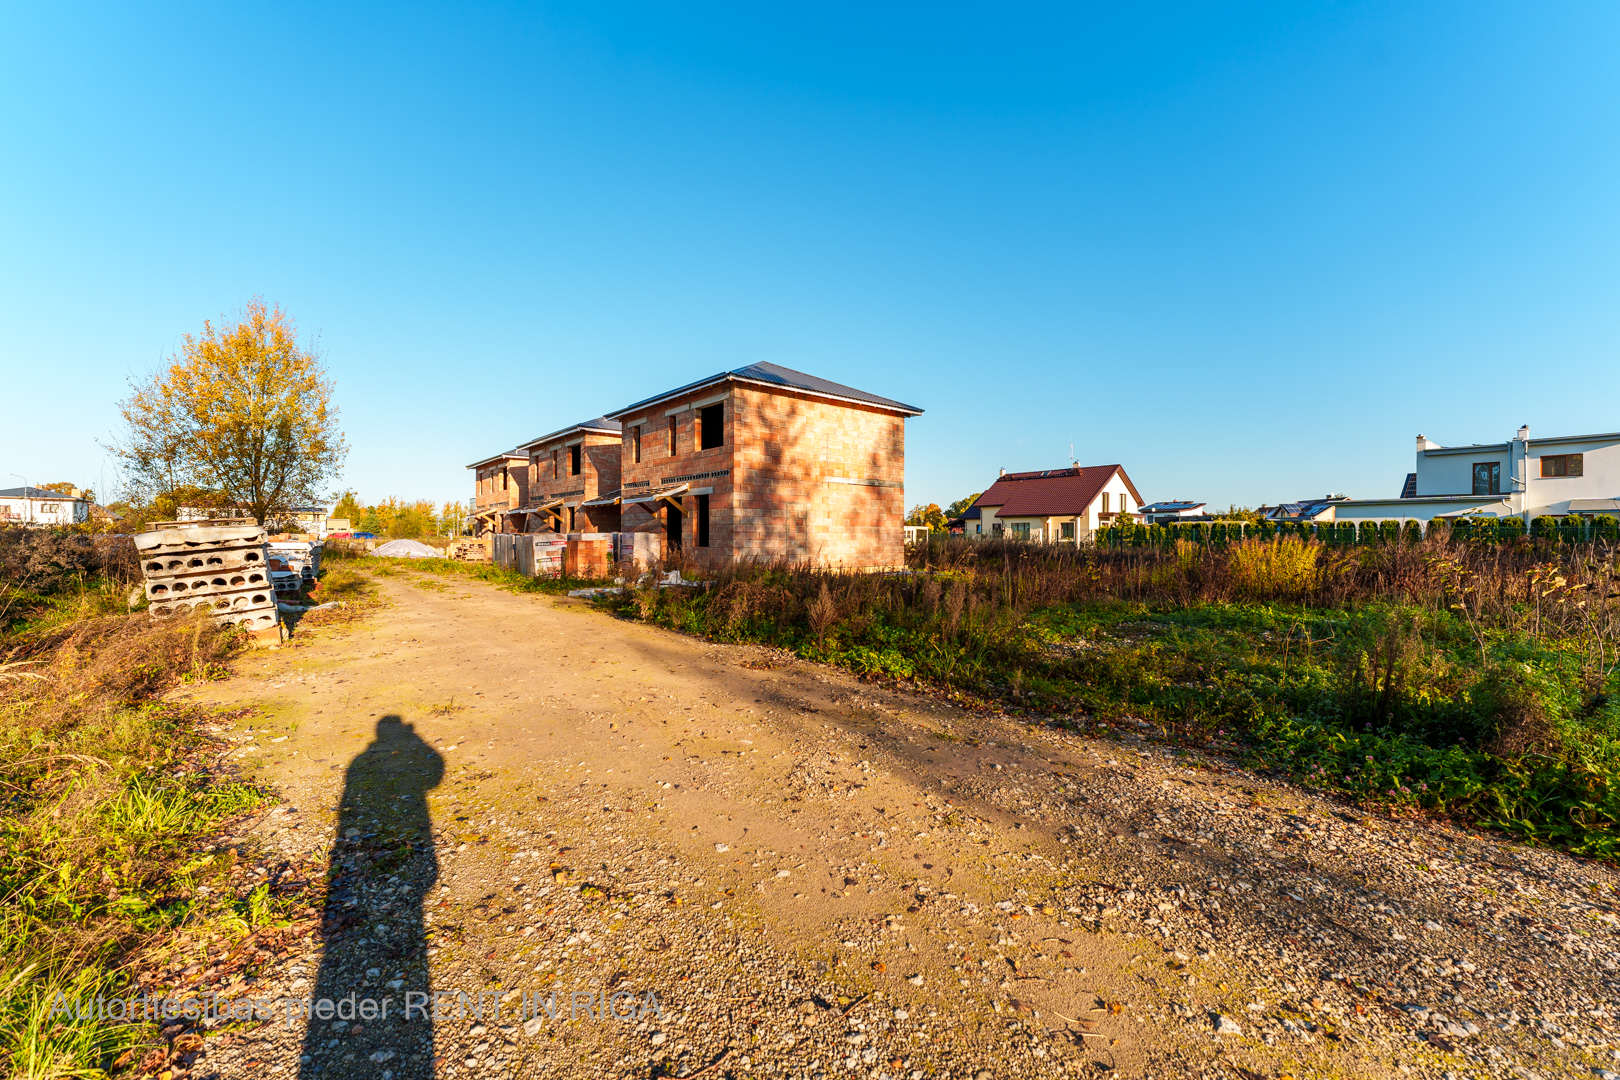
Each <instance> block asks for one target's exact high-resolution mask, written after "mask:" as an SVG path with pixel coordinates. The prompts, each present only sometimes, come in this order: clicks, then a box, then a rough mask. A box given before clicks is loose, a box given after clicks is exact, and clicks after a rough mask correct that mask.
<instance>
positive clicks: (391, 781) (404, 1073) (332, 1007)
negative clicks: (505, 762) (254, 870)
mask: <svg viewBox="0 0 1620 1080" xmlns="http://www.w3.org/2000/svg"><path fill="white" fill-rule="evenodd" d="M443 777H444V759H443V758H442V757H441V756H440V755H439V753H438V751H436V750H434V749H433V748H432V747H431V746H429V745H428V744H427V743H426V742H424V741H423V740H422V739H421V737H419V736H418V735H417V734H416V731H415V730H414V729H413V728H412V727H411V725H409V724H407V723H404V722H403V721H402V720H401V719H400V718H399V717H397V716H385V717H383V718H382V719H381V720H379V721H377V734H376V737H375V738H374V739H373V740H372V742H371V745H369V746H367V747H366V749H365V750H364V751H363V752H362V753H361V754H360V756H359V757H357V758H355V759H354V761H352V762H350V764H349V769H348V772H347V774H346V775H345V779H344V785H343V801H342V803H341V804H340V805H339V808H338V836H337V840H336V841H335V843H334V844H333V848H332V860H331V867H330V870H329V873H328V876H329V879H330V880H329V883H328V886H327V900H326V910H325V913H324V918H323V919H322V921H321V937H322V943H323V946H324V948H323V951H322V955H321V970H320V974H319V975H318V976H317V977H316V979H315V986H314V988H313V989H312V990H311V991H309V992H308V997H309V1000H310V1002H311V1006H310V1008H311V1013H310V1017H309V1023H308V1027H307V1028H306V1029H305V1034H304V1047H303V1051H302V1056H301V1057H300V1060H299V1070H298V1075H299V1078H300V1080H313V1078H315V1077H323V1078H326V1080H332V1078H341V1077H349V1076H362V1075H364V1076H372V1077H378V1076H381V1077H386V1078H388V1080H429V1078H431V1077H432V1076H433V1072H434V1070H433V1055H434V1043H433V1022H432V1019H431V1017H430V1016H428V1015H426V1014H425V1013H424V1012H422V1011H416V1012H413V1014H412V1015H411V1016H409V1017H407V1016H406V1007H405V1003H406V997H405V995H406V994H407V993H414V994H416V995H420V994H423V993H426V992H427V991H428V965H427V933H426V925H425V920H424V918H423V908H424V905H425V903H426V901H427V897H428V891H429V890H430V889H431V888H432V887H433V885H434V884H435V883H436V882H437V881H438V877H439V864H438V859H437V858H436V857H435V856H434V852H433V824H432V821H431V820H430V818H429V815H428V804H427V793H428V792H429V791H430V790H432V789H433V788H435V787H437V786H438V784H439V781H440V780H441V779H442V778H443ZM300 996H302V993H301V995H300ZM368 999H369V1002H370V1007H369V1008H368V1007H367V1004H368ZM385 999H390V1000H386V1001H385ZM414 1000H416V1001H420V1000H421V998H420V997H419V996H417V997H415V998H414ZM384 1010H386V1012H384Z"/></svg>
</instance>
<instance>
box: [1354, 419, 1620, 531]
mask: <svg viewBox="0 0 1620 1080" xmlns="http://www.w3.org/2000/svg"><path fill="white" fill-rule="evenodd" d="M1416 466H1417V467H1416V469H1415V470H1414V471H1413V472H1411V473H1408V474H1407V476H1406V480H1405V482H1404V483H1403V484H1402V485H1401V494H1400V496H1399V497H1398V498H1393V499H1348V500H1345V501H1343V502H1339V503H1337V504H1336V505H1335V506H1334V514H1335V516H1336V517H1337V519H1338V520H1340V521H1365V520H1390V519H1401V520H1415V521H1428V520H1430V519H1432V518H1437V517H1463V516H1465V515H1473V516H1484V517H1518V518H1523V519H1524V520H1526V521H1529V520H1531V519H1533V518H1537V517H1541V516H1543V515H1558V516H1562V515H1566V514H1579V515H1585V516H1593V515H1596V514H1616V515H1620V432H1611V433H1609V434H1604V435H1559V436H1555V437H1553V438H1547V439H1535V440H1532V439H1531V438H1530V428H1529V426H1528V425H1526V426H1525V427H1521V428H1520V429H1519V430H1518V433H1517V434H1515V435H1514V437H1513V438H1511V439H1508V440H1506V441H1504V442H1499V443H1471V444H1468V445H1466V446H1441V445H1440V444H1439V443H1437V442H1435V441H1434V440H1433V439H1430V438H1427V437H1425V436H1423V435H1419V436H1418V437H1417V462H1416Z"/></svg>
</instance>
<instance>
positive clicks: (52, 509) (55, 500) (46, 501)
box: [0, 487, 90, 527]
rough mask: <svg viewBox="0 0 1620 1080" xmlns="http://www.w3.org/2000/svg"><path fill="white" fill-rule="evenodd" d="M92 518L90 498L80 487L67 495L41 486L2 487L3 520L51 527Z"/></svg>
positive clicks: (0, 513)
mask: <svg viewBox="0 0 1620 1080" xmlns="http://www.w3.org/2000/svg"><path fill="white" fill-rule="evenodd" d="M89 520H90V500H89V499H86V498H84V497H83V495H81V494H80V492H79V489H78V488H74V489H73V491H72V492H71V493H70V494H67V495H64V494H62V493H61V492H60V491H51V490H50V489H49V488H37V487H14V488H6V489H4V490H0V524H5V525H35V526H41V527H50V526H59V525H77V524H80V523H81V522H86V521H89Z"/></svg>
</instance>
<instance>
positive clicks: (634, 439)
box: [630, 424, 641, 465]
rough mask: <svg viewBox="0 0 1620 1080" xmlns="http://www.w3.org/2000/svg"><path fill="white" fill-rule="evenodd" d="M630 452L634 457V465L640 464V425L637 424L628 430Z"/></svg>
mask: <svg viewBox="0 0 1620 1080" xmlns="http://www.w3.org/2000/svg"><path fill="white" fill-rule="evenodd" d="M630 452H631V454H632V455H634V459H635V463H636V464H637V465H640V464H641V425H640V424H637V425H636V426H635V427H633V428H631V429H630Z"/></svg>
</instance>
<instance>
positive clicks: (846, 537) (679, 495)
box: [598, 364, 922, 569]
mask: <svg viewBox="0 0 1620 1080" xmlns="http://www.w3.org/2000/svg"><path fill="white" fill-rule="evenodd" d="M921 412H922V410H921V409H919V408H916V407H915V406H912V405H906V404H904V403H902V402H899V401H893V400H891V399H889V398H884V397H878V396H877V395H875V394H869V393H866V392H865V391H863V390H856V389H854V388H853V387H849V386H843V385H841V384H839V383H835V382H829V381H827V380H826V379H820V378H817V377H815V376H813V375H806V374H804V373H803V372H799V371H792V370H790V369H788V368H784V367H778V366H777V365H775V364H752V365H750V366H748V367H744V368H738V369H737V370H735V371H723V372H721V373H719V374H718V375H714V376H711V377H709V378H707V379H702V380H700V381H698V382H694V383H689V384H687V385H686V386H681V387H677V388H676V389H674V390H670V391H668V392H666V393H663V394H659V395H657V396H655V397H650V398H647V399H646V400H644V401H638V402H636V403H635V404H634V405H630V406H627V407H625V408H623V409H619V410H618V411H616V412H612V413H609V414H608V416H607V419H609V420H614V421H617V422H619V424H620V425H621V436H620V438H621V444H620V447H621V449H620V452H621V463H620V473H619V476H620V484H619V488H620V490H619V494H618V495H617V496H616V498H617V501H618V508H619V512H620V513H619V522H620V524H619V527H620V529H621V530H623V531H625V532H653V533H656V534H658V535H659V536H661V537H662V540H663V547H664V550H665V552H666V554H670V553H671V551H672V549H677V548H678V549H680V550H681V552H682V553H683V554H684V556H685V557H686V558H688V559H690V560H693V561H695V562H697V563H698V564H700V565H711V566H712V565H716V564H718V563H721V562H725V561H730V560H733V559H748V558H755V559H790V560H793V561H796V562H808V563H812V564H814V565H817V566H837V567H845V568H848V569H878V568H887V567H898V566H901V565H903V564H904V561H905V544H904V533H903V525H902V522H903V520H904V517H905V506H904V498H905V491H904V487H905V469H906V418H907V417H911V416H917V415H920V414H921ZM598 498H599V499H607V498H610V496H607V495H603V496H599V497H598Z"/></svg>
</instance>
